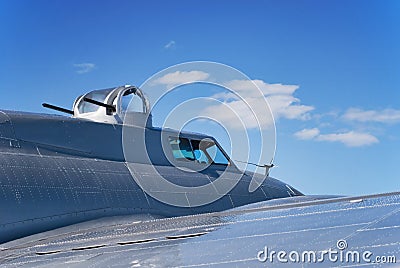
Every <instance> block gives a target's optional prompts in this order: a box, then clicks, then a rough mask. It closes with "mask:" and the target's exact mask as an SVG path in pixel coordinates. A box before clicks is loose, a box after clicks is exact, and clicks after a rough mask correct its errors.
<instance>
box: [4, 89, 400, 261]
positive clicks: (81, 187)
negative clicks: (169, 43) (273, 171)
mask: <svg viewBox="0 0 400 268" xmlns="http://www.w3.org/2000/svg"><path fill="white" fill-rule="evenodd" d="M132 97H135V98H138V99H140V101H141V109H140V110H139V111H134V112H133V111H129V109H127V103H129V100H131V98H132ZM43 106H44V107H46V108H50V109H53V110H57V111H59V112H62V113H66V114H68V115H69V116H61V115H50V114H36V113H26V112H16V111H0V187H1V189H0V266H1V267H55V266H67V267H204V266H207V267H209V266H216V267H265V266H271V265H274V266H280V265H282V266H286V265H290V264H294V265H297V266H314V265H322V266H328V267H331V266H354V265H356V266H357V265H365V266H371V267H373V266H379V265H382V264H385V265H393V266H396V258H397V259H398V258H400V253H399V252H400V242H399V238H400V229H399V228H400V220H399V219H400V217H399V216H400V195H399V194H400V193H384V194H376V195H369V196H358V197H343V196H308V195H303V194H302V193H301V192H300V191H298V190H297V189H295V188H294V187H292V186H290V185H288V184H287V183H284V182H282V181H280V180H277V179H274V178H272V177H270V176H269V172H268V170H269V168H270V167H271V166H272V165H265V167H266V170H267V172H266V173H265V174H264V175H261V174H256V173H252V172H249V171H245V172H243V171H241V170H240V169H239V168H238V167H237V166H236V165H235V163H234V160H232V159H230V157H229V155H228V154H227V153H226V152H225V151H224V150H223V148H222V147H221V146H220V144H219V143H218V141H217V140H216V139H215V138H214V137H212V136H209V135H203V134H198V133H191V132H183V131H177V130H173V129H163V128H157V127H153V125H152V115H151V113H150V104H149V102H148V100H147V99H146V97H145V95H144V94H143V92H142V91H141V90H140V89H139V88H137V87H135V86H119V87H114V88H109V89H102V90H94V91H91V92H89V93H87V94H84V95H82V96H80V97H78V98H77V99H76V100H75V102H74V104H73V109H72V110H69V109H65V108H61V107H58V106H54V105H51V104H47V103H44V104H43ZM128 116H129V118H131V120H125V118H128ZM125 139H127V140H128V141H130V142H131V144H130V146H128V147H126V146H124V143H125V141H124V140H125ZM127 148H128V149H127ZM157 176H160V177H162V178H163V179H164V180H166V181H167V182H168V183H171V184H174V185H178V186H179V187H180V188H179V187H178V188H176V189H175V188H171V189H174V190H171V189H170V188H166V187H164V185H167V184H163V183H159V184H158V183H156V182H155V181H154V178H156V177H157ZM221 177H223V178H222V179H223V181H224V183H225V184H229V183H230V181H236V179H237V183H235V184H232V185H233V186H232V188H231V189H229V191H227V192H218V189H216V190H215V191H211V190H210V192H207V191H206V192H204V191H203V192H201V193H197V192H196V191H195V190H193V192H192V191H191V190H190V189H198V188H203V189H207V188H205V187H206V186H207V185H211V186H212V185H213V184H217V183H219V181H221ZM253 180H258V181H260V182H261V183H260V185H259V187H258V188H257V189H255V190H254V191H249V186H250V184H251V183H252V181H253ZM147 181H151V182H152V184H146V182H147ZM214 186H215V185H214ZM188 189H189V190H188ZM215 194H216V195H217V197H218V198H215V200H213V201H212V202H208V203H207V202H204V203H202V202H201V200H203V199H204V200H207V199H209V198H213V197H214V196H215ZM159 196H163V197H165V200H167V202H163V200H160V198H158V197H159ZM177 203H179V204H180V205H179V206H178V205H176V204H177ZM397 265H398V263H397Z"/></svg>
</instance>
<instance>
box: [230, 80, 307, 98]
mask: <svg viewBox="0 0 400 268" xmlns="http://www.w3.org/2000/svg"><path fill="white" fill-rule="evenodd" d="M224 85H225V86H226V87H227V88H230V89H233V90H235V91H236V92H238V93H240V95H244V96H246V97H248V96H249V94H251V93H253V94H252V95H253V97H254V95H255V94H254V93H256V91H254V90H250V89H254V88H256V87H255V86H257V87H258V88H259V89H260V90H261V92H262V94H263V95H292V94H293V93H294V92H295V91H296V90H297V89H298V88H299V86H297V85H282V84H268V83H265V82H264V81H262V80H258V79H256V80H232V81H229V82H227V83H225V84H224ZM257 96H258V95H257Z"/></svg>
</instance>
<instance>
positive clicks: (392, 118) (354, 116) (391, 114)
mask: <svg viewBox="0 0 400 268" xmlns="http://www.w3.org/2000/svg"><path fill="white" fill-rule="evenodd" d="M343 118H344V119H346V120H350V121H358V122H378V123H399V122H400V110H395V109H384V110H380V111H379V110H362V109H357V108H350V109H348V110H347V111H346V113H345V114H344V115H343Z"/></svg>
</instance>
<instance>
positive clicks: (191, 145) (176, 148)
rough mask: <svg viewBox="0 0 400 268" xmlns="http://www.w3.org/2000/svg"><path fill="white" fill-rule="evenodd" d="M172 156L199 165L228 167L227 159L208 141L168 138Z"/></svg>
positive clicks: (212, 142) (215, 145) (213, 143)
mask: <svg viewBox="0 0 400 268" xmlns="http://www.w3.org/2000/svg"><path fill="white" fill-rule="evenodd" d="M169 141H170V145H171V148H172V154H173V156H174V158H175V159H176V160H179V161H194V162H197V163H200V164H207V165H210V164H217V165H229V160H228V158H227V157H226V156H225V155H224V153H223V152H222V150H221V149H220V148H219V147H218V146H217V144H215V142H214V141H212V140H210V139H203V140H194V139H192V140H190V141H189V139H187V138H174V137H170V138H169Z"/></svg>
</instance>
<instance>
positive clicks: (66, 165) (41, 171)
mask: <svg viewBox="0 0 400 268" xmlns="http://www.w3.org/2000/svg"><path fill="white" fill-rule="evenodd" d="M131 128H132V131H130V133H131V134H132V135H133V137H132V138H134V139H140V138H142V136H141V135H142V133H143V128H139V127H136V126H131ZM121 133H122V125H120V124H106V123H99V122H93V121H90V120H86V119H80V118H68V117H63V116H52V115H42V114H31V113H21V112H11V111H2V112H0V187H1V188H0V199H1V202H0V215H1V218H0V243H1V242H6V241H10V240H12V239H16V238H19V237H23V236H26V235H30V234H34V233H38V232H42V231H46V230H50V229H54V228H57V227H61V226H66V225H70V224H73V223H77V222H82V221H87V220H92V219H96V218H101V217H106V216H116V215H131V214H144V213H150V214H153V215H161V216H167V217H172V216H181V215H190V214H197V213H205V212H213V211H222V210H226V209H231V208H233V207H238V206H241V205H245V204H249V203H254V202H258V201H264V200H269V199H272V198H282V197H288V196H291V195H292V194H293V193H291V192H289V191H288V188H287V187H286V184H285V183H283V182H280V181H278V180H275V179H273V178H269V179H267V180H265V182H264V184H263V185H262V186H261V187H260V188H259V189H258V190H257V191H255V192H252V193H249V191H248V187H249V182H250V181H251V175H252V174H249V173H247V174H244V175H243V176H242V178H241V180H240V182H239V183H238V185H237V186H236V187H235V188H234V189H233V190H232V191H230V192H229V193H227V194H226V195H225V196H223V197H222V198H221V199H219V200H217V201H216V202H213V203H211V204H208V205H204V206H200V207H188V208H180V207H175V206H170V205H167V204H164V203H161V202H159V201H157V200H155V199H153V198H151V197H150V196H149V195H147V194H146V193H145V192H144V191H143V190H142V189H141V188H140V187H139V186H138V185H137V184H136V182H135V180H134V178H133V177H132V175H131V173H130V172H129V170H128V168H127V166H126V163H125V160H124V155H123V151H122V142H121ZM145 135H146V142H147V144H146V146H147V148H146V149H147V151H148V154H149V157H150V160H151V163H148V161H147V160H146V159H145V157H144V154H145V152H144V149H145V148H141V146H140V144H141V143H138V146H137V148H135V151H137V154H136V155H135V159H133V160H134V162H135V165H136V167H137V170H136V173H137V174H138V176H140V175H142V174H146V172H147V170H148V168H146V166H148V165H149V164H151V165H153V166H155V167H156V168H157V169H158V171H159V172H160V173H161V174H163V176H164V177H165V178H166V179H168V180H170V181H171V182H173V183H176V184H181V185H184V186H198V185H201V184H205V183H209V182H210V180H211V181H212V180H214V179H216V178H217V177H218V174H219V173H221V172H222V171H223V170H225V169H227V172H228V173H231V174H238V173H239V170H238V169H237V168H236V167H235V166H234V165H231V166H229V167H226V166H218V165H211V166H210V167H209V168H207V169H205V170H204V171H202V172H199V173H193V172H185V171H183V170H181V169H178V168H176V167H175V166H173V165H172V164H171V163H170V162H169V161H168V160H167V158H166V156H165V155H164V152H163V150H162V144H161V143H162V142H164V141H165V140H168V136H170V135H173V136H176V135H178V133H177V132H175V131H173V130H163V131H162V130H161V129H157V128H152V127H147V128H145ZM179 135H180V136H184V137H192V138H193V137H195V138H199V139H202V138H205V137H208V136H205V135H200V134H193V133H180V134H179ZM208 138H210V139H212V137H208ZM142 147H143V146H142ZM165 147H166V148H168V147H169V145H167V146H165ZM154 190H155V191H156V190H157V189H156V188H155V189H154ZM171 194H174V193H171ZM298 194H300V193H298Z"/></svg>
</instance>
